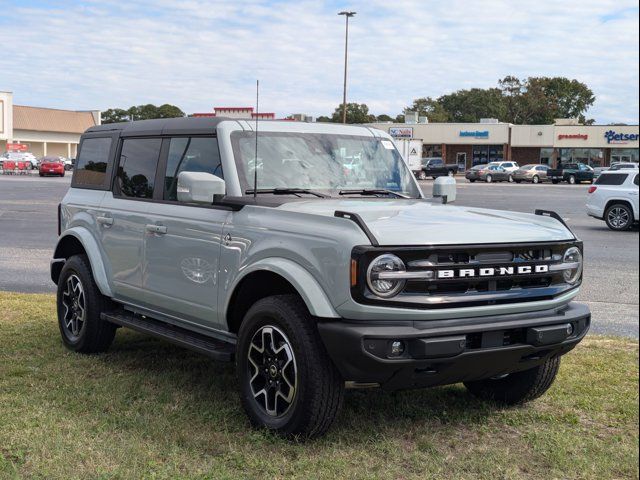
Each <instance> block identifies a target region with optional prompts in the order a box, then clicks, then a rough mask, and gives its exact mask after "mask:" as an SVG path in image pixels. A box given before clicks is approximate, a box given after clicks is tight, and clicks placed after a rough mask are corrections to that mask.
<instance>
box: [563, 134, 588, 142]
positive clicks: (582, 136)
mask: <svg viewBox="0 0 640 480" xmlns="http://www.w3.org/2000/svg"><path fill="white" fill-rule="evenodd" d="M588 138H589V135H587V134H586V133H561V134H560V135H558V140H587V139H588Z"/></svg>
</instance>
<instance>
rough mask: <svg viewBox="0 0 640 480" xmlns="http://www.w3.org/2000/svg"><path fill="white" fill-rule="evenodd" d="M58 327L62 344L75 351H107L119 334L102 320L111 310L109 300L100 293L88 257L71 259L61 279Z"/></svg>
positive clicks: (58, 299)
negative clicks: (102, 315) (103, 313)
mask: <svg viewBox="0 0 640 480" xmlns="http://www.w3.org/2000/svg"><path fill="white" fill-rule="evenodd" d="M57 304H58V305H57V306H58V326H59V328H60V334H61V336H62V342H63V343H64V344H65V346H66V347H67V348H69V349H70V350H73V351H74V352H81V353H99V352H104V351H106V350H107V349H108V348H109V346H110V345H111V343H112V342H113V337H114V336H115V334H116V328H117V327H116V326H115V325H114V324H112V323H109V322H106V321H104V320H102V319H101V318H100V314H101V313H102V312H106V311H109V310H111V309H112V307H113V305H112V303H111V300H110V299H109V298H108V297H105V296H104V295H102V293H100V290H99V289H98V286H97V285H96V282H95V281H94V279H93V274H92V273H91V264H90V263H89V259H88V258H87V256H86V255H74V256H72V257H70V258H69V259H68V260H67V261H66V262H65V264H64V266H63V267H62V271H61V272H60V278H59V279H58V293H57Z"/></svg>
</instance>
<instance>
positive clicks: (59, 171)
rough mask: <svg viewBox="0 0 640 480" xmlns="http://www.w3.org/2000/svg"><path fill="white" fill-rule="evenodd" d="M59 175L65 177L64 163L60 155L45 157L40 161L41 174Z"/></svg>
mask: <svg viewBox="0 0 640 480" xmlns="http://www.w3.org/2000/svg"><path fill="white" fill-rule="evenodd" d="M45 175H57V176H59V177H64V163H63V162H62V161H61V160H60V158H58V157H44V158H43V159H42V161H41V162H40V176H41V177H44V176H45Z"/></svg>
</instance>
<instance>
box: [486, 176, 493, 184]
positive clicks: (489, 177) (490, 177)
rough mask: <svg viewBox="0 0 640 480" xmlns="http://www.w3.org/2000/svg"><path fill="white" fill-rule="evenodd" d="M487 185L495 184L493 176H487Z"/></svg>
mask: <svg viewBox="0 0 640 480" xmlns="http://www.w3.org/2000/svg"><path fill="white" fill-rule="evenodd" d="M486 180H487V183H491V182H493V177H492V176H491V175H487V179H486Z"/></svg>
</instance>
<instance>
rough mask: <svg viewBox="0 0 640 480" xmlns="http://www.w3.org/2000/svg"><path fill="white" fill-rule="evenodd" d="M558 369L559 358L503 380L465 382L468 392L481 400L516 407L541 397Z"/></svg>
mask: <svg viewBox="0 0 640 480" xmlns="http://www.w3.org/2000/svg"><path fill="white" fill-rule="evenodd" d="M559 368H560V357H556V358H552V359H549V360H547V361H546V362H544V363H543V364H542V365H539V366H537V367H534V368H532V369H530V370H525V371H523V372H515V373H511V374H509V375H507V376H506V377H504V378H496V379H491V378H488V379H486V380H479V381H476V382H465V383H464V386H465V387H467V390H469V392H470V393H471V394H472V395H474V396H476V397H478V398H480V399H482V400H489V401H495V402H498V403H503V404H506V405H518V404H521V403H526V402H529V401H531V400H535V399H536V398H538V397H540V396H542V395H543V394H544V393H545V392H546V391H547V390H549V387H551V385H552V384H553V381H554V380H555V378H556V375H557V373H558V370H559Z"/></svg>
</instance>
